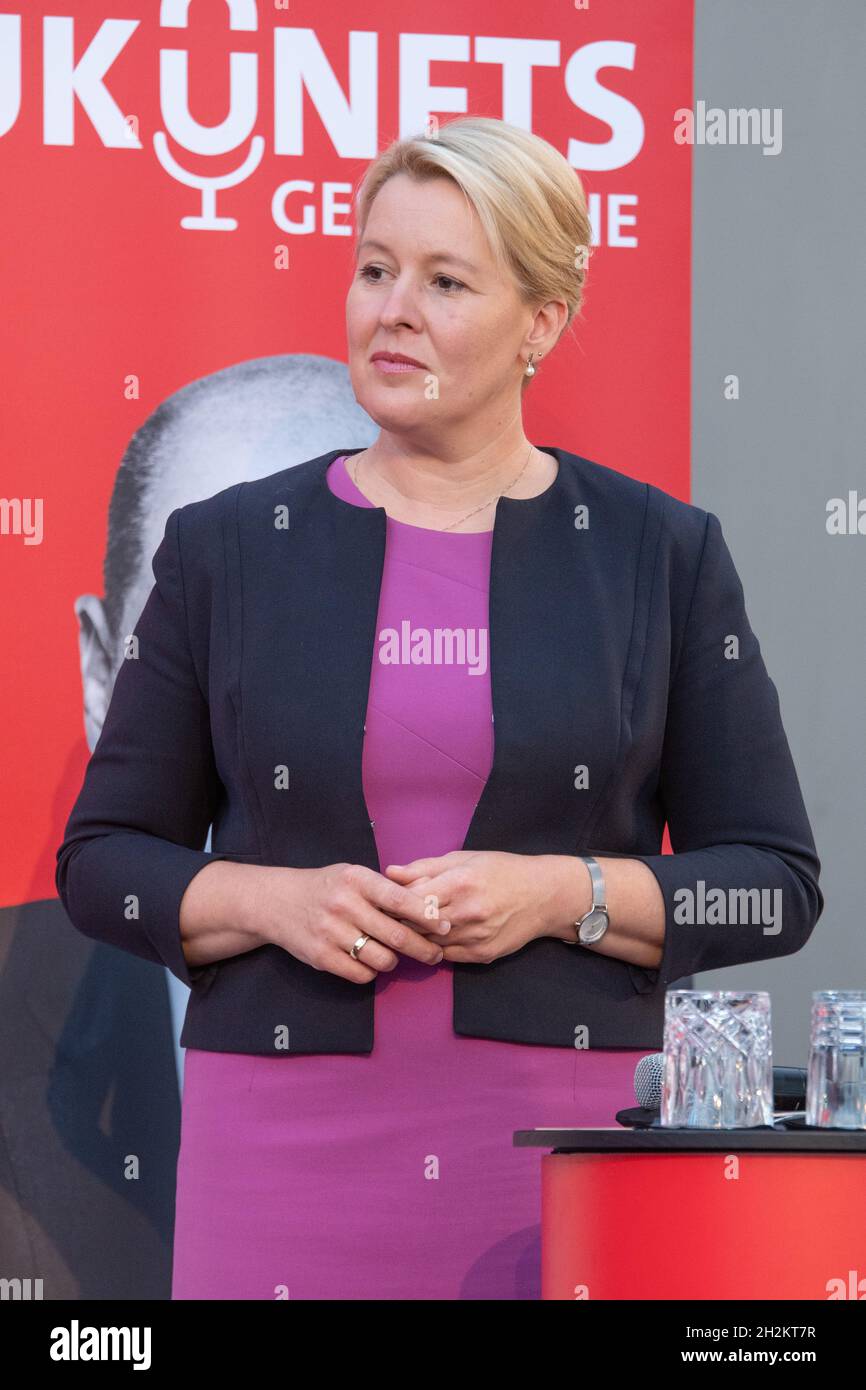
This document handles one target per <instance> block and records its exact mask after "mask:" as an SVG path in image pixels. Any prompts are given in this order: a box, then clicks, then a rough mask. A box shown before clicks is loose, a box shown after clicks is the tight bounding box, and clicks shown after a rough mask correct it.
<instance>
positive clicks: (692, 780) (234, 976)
mask: <svg viewBox="0 0 866 1390" xmlns="http://www.w3.org/2000/svg"><path fill="white" fill-rule="evenodd" d="M358 452H360V450H359V449H335V450H333V451H332V452H330V453H328V454H325V455H323V456H321V457H319V458H314V459H311V460H308V461H307V462H305V463H303V464H300V465H298V466H296V467H290V468H286V469H283V470H282V471H280V472H278V473H274V474H272V475H271V476H269V477H265V478H260V479H257V480H255V481H252V482H241V483H235V484H233V485H232V486H231V487H228V488H225V489H224V490H223V491H221V492H218V493H216V494H215V495H214V496H212V497H209V498H206V499H204V500H203V501H198V502H192V503H189V504H187V505H186V506H183V507H178V508H176V509H175V510H174V511H173V512H172V513H171V515H170V516H169V518H168V521H167V523H166V527H165V535H164V537H163V539H162V541H161V542H160V545H159V548H158V549H157V551H156V554H155V555H154V558H153V572H154V577H155V580H156V583H155V586H154V588H153V589H152V590H151V593H150V595H149V597H148V600H147V603H146V604H145V606H144V609H143V611H142V613H141V617H140V619H139V622H138V625H137V627H136V629H135V632H136V635H137V637H138V643H139V652H138V656H137V658H135V659H132V658H130V659H127V660H125V661H124V662H123V663H122V665H121V668H120V670H119V672H118V675H117V679H116V681H115V685H114V691H113V695H112V699H111V704H110V706H109V709H108V713H107V716H106V720H105V724H104V727H103V729H102V732H101V735H100V738H99V741H98V743H97V745H96V747H95V749H94V751H93V755H92V757H91V759H90V762H89V764H88V767H87V770H86V774H85V778H84V783H83V786H82V788H81V791H80V793H79V795H78V798H77V800H76V802H75V805H74V807H73V809H72V812H71V815H70V817H69V821H68V824H67V827H66V833H65V838H64V841H63V844H62V845H61V846H60V848H59V850H58V852H57V873H56V882H57V889H58V892H59V894H60V897H61V899H62V901H63V904H64V907H65V908H66V911H67V913H68V915H69V917H70V919H71V921H72V922H73V924H74V925H75V926H76V927H77V928H78V929H79V930H80V931H82V932H84V934H85V935H87V936H90V937H95V938H97V939H98V940H101V941H105V942H109V943H112V944H114V945H116V946H119V947H120V948H121V949H123V950H126V951H131V952H133V953H134V954H135V955H138V956H142V957H144V958H145V959H146V960H151V961H156V962H160V961H161V962H163V963H164V964H165V965H167V966H168V968H169V969H170V970H171V971H173V972H174V974H175V975H177V976H178V977H179V978H180V979H181V980H183V981H185V982H186V983H187V984H188V985H190V986H191V995H190V999H189V1004H188V1008H187V1013H186V1018H185V1020H184V1026H183V1031H182V1033H181V1042H182V1043H183V1044H184V1045H185V1046H188V1047H195V1048H205V1049H209V1050H212V1051H217V1052H245V1053H273V1052H274V1049H275V1046H277V1045H278V1044H276V1043H275V1038H276V1037H277V1036H280V1035H281V1030H282V1029H284V1028H287V1029H288V1037H289V1050H290V1051H292V1052H356V1053H361V1052H369V1051H370V1050H371V1048H372V1046H373V1038H374V1027H373V1025H374V990H375V980H374V981H371V982H370V983H369V984H361V985H359V984H354V983H351V982H350V981H348V980H345V979H342V978H341V977H339V976H337V975H334V974H332V973H329V972H327V971H320V970H316V969H314V968H313V967H311V966H309V965H306V964H304V963H303V962H302V961H300V960H298V959H296V958H295V957H294V956H292V955H290V954H289V953H288V952H287V951H284V950H283V949H282V948H280V947H278V946H274V945H265V946H260V947H257V948H256V949H255V950H252V951H249V952H245V953H243V954H241V955H238V956H233V957H230V958H228V959H225V960H220V961H217V962H214V963H213V964H211V965H207V966H201V967H197V968H190V967H188V966H187V964H186V961H185V958H184V954H183V950H182V945H181V937H180V932H179V926H178V916H179V908H180V902H181V899H182V897H183V893H184V890H185V889H186V887H187V885H188V883H189V882H190V880H191V879H192V878H193V876H194V875H195V874H196V873H198V871H199V870H200V869H201V868H202V867H203V866H204V865H205V864H207V863H209V862H210V861H211V859H213V858H222V859H230V860H239V861H242V862H245V863H253V864H277V865H291V866H296V867H299V868H315V867H321V866H323V865H325V864H330V863H337V862H343V861H350V862H353V863H359V864H366V865H367V866H369V867H370V868H372V869H379V867H380V866H379V861H378V855H377V851H376V844H375V839H374V835H373V830H372V827H371V822H370V818H369V813H368V809H367V806H366V804H365V801H364V794H363V787H362V778H361V757H362V745H363V737H364V720H365V716H366V703H367V692H368V685H369V680H370V671H371V664H372V661H373V658H374V653H375V651H376V648H377V640H376V639H377V633H376V623H377V610H378V600H379V588H380V583H381V576H382V567H383V561H384V554H385V537H386V513H385V509H384V508H382V507H371V508H365V507H358V506H354V505H352V504H351V503H349V502H346V501H344V500H343V499H341V498H339V497H337V496H336V495H335V494H334V493H332V492H331V490H330V488H329V486H328V483H327V480H326V476H325V475H326V471H327V469H328V467H329V465H330V464H331V462H332V461H333V460H334V459H335V458H337V457H338V456H339V454H341V453H348V454H351V453H358ZM545 452H547V453H549V454H551V455H553V457H554V458H555V459H556V460H557V461H558V463H559V472H558V474H557V477H556V479H555V480H554V482H553V483H552V484H551V485H550V486H549V487H548V488H547V489H546V490H545V491H544V492H543V493H541V494H539V495H538V496H537V497H533V498H525V499H518V498H509V497H501V498H500V499H499V501H498V503H497V505H496V514H495V525H494V529H493V545H492V553H491V572H490V598H489V624H488V628H489V659H490V673H491V691H492V704H493V712H494V722H495V739H494V758H493V765H492V769H491V772H490V776H489V778H488V780H487V782H486V784H485V786H484V789H483V792H482V795H481V797H480V799H479V801H478V803H477V805H476V807H475V810H474V813H473V816H472V819H471V822H470V825H469V828H468V831H467V834H466V838H465V840H464V842H463V846H462V848H464V849H478V850H482V849H485V850H486V849H489V850H504V851H509V852H511V853H515V854H579V853H594V854H596V855H617V856H621V857H628V858H632V859H640V860H642V862H643V863H645V864H647V865H648V867H649V868H650V869H651V870H652V872H653V874H654V875H655V877H656V879H657V880H658V883H659V885H660V887H661V891H662V894H663V896H664V902H665V917H666V934H665V943H664V955H663V958H662V961H661V964H660V966H659V968H658V969H655V970H649V969H644V968H640V967H637V966H634V965H631V964H629V963H626V962H625V961H622V960H619V959H615V958H613V957H610V956H602V955H599V954H598V953H597V952H594V951H593V950H592V948H591V947H583V946H579V945H570V944H568V943H566V942H564V941H560V940H558V939H555V938H553V937H545V938H542V939H540V940H536V941H532V942H529V943H528V944H527V945H525V946H524V947H522V949H521V950H519V951H516V952H515V953H513V954H512V955H509V956H506V957H503V958H502V959H499V960H497V961H494V962H493V963H491V964H486V965H481V964H471V965H470V964H465V963H454V962H450V963H446V967H445V968H450V969H451V970H452V972H453V1024H454V1029H455V1031H456V1032H457V1033H460V1034H465V1035H470V1036H474V1037H483V1038H497V1039H503V1040H506V1041H510V1042H526V1043H542V1044H551V1045H554V1046H560V1047H569V1046H574V1045H575V1039H576V1030H578V1029H580V1028H582V1027H586V1028H587V1029H588V1042H589V1046H590V1047H591V1048H593V1047H625V1048H647V1049H658V1048H659V1047H660V1046H661V1042H662V1025H663V1013H664V994H665V990H666V988H667V987H668V986H669V985H671V984H672V983H674V982H676V981H678V980H681V979H683V978H685V977H687V976H689V975H691V973H692V972H694V971H699V970H712V969H714V968H719V967H722V966H728V965H736V964H739V963H740V962H744V961H751V960H762V959H767V958H769V957H773V956H783V955H788V954H790V953H791V952H793V951H798V950H799V949H800V947H801V946H803V945H804V944H805V942H806V941H807V940H808V938H809V935H810V933H811V931H812V929H813V927H814V925H815V923H816V922H817V920H818V917H819V916H820V914H821V911H822V910H823V905H824V900H823V896H822V893H821V890H820V888H819V886H818V875H819V869H820V864H819V860H818V857H817V854H816V851H815V844H814V841H813V838H812V832H811V829H810V825H809V821H808V819H807V815H806V810H805V807H804V804H803V799H802V795H801V792H800V787H799V784H798V780H797V774H796V771H795V769H794V765H793V762H792V759H791V753H790V749H789V746H788V742H787V738H786V736H785V731H784V729H783V726H782V721H781V718H780V713H779V701H778V696H777V692H776V688H775V686H774V684H773V682H772V681H771V679H770V677H769V676H768V674H767V670H766V667H765V665H764V660H763V657H762V655H761V651H760V647H759V644H758V640H757V638H756V636H755V634H754V633H753V631H752V629H751V627H750V625H749V620H748V617H747V615H746V610H745V606H744V601H743V590H742V585H741V583H740V580H739V577H738V575H737V572H736V570H735V568H734V564H733V561H732V559H731V555H730V553H729V551H728V547H727V545H726V542H725V540H724V537H723V535H722V529H721V526H720V524H719V521H718V518H717V517H716V516H715V515H714V514H713V513H712V512H706V511H703V510H702V509H701V508H699V507H696V506H692V505H690V504H689V503H686V502H681V501H679V500H678V499H676V498H674V497H673V496H671V495H670V494H668V493H666V492H664V491H662V490H661V489H659V488H657V487H654V486H652V485H650V484H647V483H642V482H637V481H636V480H635V479H633V478H630V477H627V476H626V475H625V474H622V473H618V472H616V471H615V470H613V469H609V468H605V467H603V466H601V465H599V464H596V463H593V462H591V461H590V460H588V459H585V458H581V457H579V456H578V455H575V454H571V453H568V452H567V451H565V450H563V449H556V448H550V447H546V448H545ZM731 636H734V637H736V638H737V639H738V642H739V655H738V656H737V657H736V658H733V659H732V658H730V657H728V656H726V641H728V640H729V639H730V637H731ZM283 767H284V768H287V769H288V772H289V778H288V781H289V785H288V788H285V787H284V786H283V785H282V782H283V781H284V779H281V778H280V777H279V776H278V775H277V769H279V768H283ZM582 767H585V768H586V774H585V775H584V776H581V774H580V771H579V769H580V768H582ZM666 820H667V822H668V825H669V828H670V838H671V844H672V846H673V849H674V851H675V853H674V854H673V855H663V854H661V853H660V849H661V840H662V833H663V829H664V825H665V821H666ZM209 827H212V852H211V853H207V852H205V851H204V849H203V845H204V844H205V842H206V838H207V834H208V829H209ZM455 848H457V846H455ZM682 890H691V891H692V893H693V894H695V899H694V901H695V902H696V903H697V904H698V906H697V909H696V911H695V912H693V913H692V914H691V916H692V917H693V918H694V917H697V918H698V920H688V916H689V914H688V912H687V911H686V909H685V908H684V906H683V904H684V903H685V902H686V901H687V899H686V898H685V897H684V895H683V892H682ZM711 890H721V893H718V894H716V899H717V900H718V901H720V902H724V903H725V904H726V906H725V909H724V910H723V911H722V913H721V915H719V913H718V912H717V913H716V914H715V915H714V914H713V912H707V911H705V910H702V907H701V905H702V904H703V903H704V901H705V898H706V895H707V894H709V893H711ZM761 890H768V892H769V896H768V897H767V898H766V902H767V903H770V902H776V901H780V902H781V904H782V915H781V926H779V925H778V924H777V925H776V926H775V927H769V926H768V925H767V921H766V918H762V917H761V916H760V914H759V913H758V912H757V911H756V910H755V908H754V904H756V903H758V902H759V901H760V899H761ZM774 890H779V894H780V897H779V896H777V898H775V899H774V898H773V892H774ZM702 894H703V897H702ZM746 902H748V903H751V904H752V912H751V913H750V912H748V911H745V910H744V903H746ZM737 904H739V907H738V909H737V910H734V909H735V908H736V907H737ZM732 905H733V906H732ZM762 922H763V924H762ZM440 968H442V967H440Z"/></svg>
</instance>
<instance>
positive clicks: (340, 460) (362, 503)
mask: <svg viewBox="0 0 866 1390" xmlns="http://www.w3.org/2000/svg"><path fill="white" fill-rule="evenodd" d="M365 447H366V445H365V446H362V447H360V448H357V449H347V450H346V451H345V452H344V453H342V454H339V453H338V454H336V455H335V457H334V459H332V460H331V463H329V464H328V465H327V467H326V469H325V482H326V485H327V488H328V491H329V492H330V494H331V496H332V497H335V498H336V499H337V501H339V502H343V503H344V504H345V505H346V506H350V507H355V506H357V507H363V508H366V509H367V510H372V511H384V512H385V516H386V519H387V522H388V525H389V526H398V527H400V529H401V530H404V531H418V532H420V533H421V534H422V535H425V536H459V537H460V538H461V540H463V539H467V538H469V537H472V536H475V537H478V536H488V537H490V536H492V535H493V529H494V528H493V527H492V526H491V527H489V528H488V529H487V530H486V531H446V530H442V529H439V528H437V527H435V526H414V525H413V524H412V522H410V521H399V520H398V519H397V518H396V517H393V516H389V515H388V513H387V511H386V510H385V508H384V507H376V505H375V503H373V502H371V501H370V499H369V497H367V496H365V494H364V493H363V492H362V491H361V489H360V488H359V487H358V485H357V484H356V482H355V481H354V479H353V478H352V475H351V473H350V472H349V467H348V462H349V459H350V458H351V457H352V456H353V455H354V454H360V453H363V450H364V448H365ZM541 452H542V453H544V452H547V451H545V450H541ZM335 462H336V464H337V466H338V467H339V468H340V469H341V470H342V473H341V480H342V481H343V483H344V484H346V485H348V487H349V489H350V491H351V493H352V495H353V498H355V499H357V500H356V501H355V500H353V501H351V502H350V501H348V500H347V499H346V498H345V497H341V496H340V494H339V493H338V492H336V491H335V490H334V489H333V488H332V487H331V482H330V479H329V478H328V476H327V475H328V474H329V473H330V470H331V465H332V464H333V463H335ZM556 462H557V473H556V476H555V477H554V479H553V481H552V482H551V483H550V484H549V485H548V486H547V487H546V488H545V489H544V490H543V491H542V492H537V493H536V494H535V496H534V497H505V496H503V497H500V498H499V499H498V502H502V501H505V502H508V503H514V504H515V505H517V506H527V505H531V504H532V503H533V502H541V501H542V500H543V499H544V498H546V497H548V496H549V494H551V493H552V492H553V491H554V489H555V488H556V485H557V483H558V481H559V475H560V473H561V471H562V464H561V463H560V461H559V460H558V459H557V460H556Z"/></svg>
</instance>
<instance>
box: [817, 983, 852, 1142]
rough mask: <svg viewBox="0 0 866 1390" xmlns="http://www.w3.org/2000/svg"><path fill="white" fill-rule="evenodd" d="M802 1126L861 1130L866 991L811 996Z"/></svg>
mask: <svg viewBox="0 0 866 1390" xmlns="http://www.w3.org/2000/svg"><path fill="white" fill-rule="evenodd" d="M806 1123H807V1124H808V1125H815V1126H818V1127H819V1128H827V1129H866V990H862V989H823V990H817V991H816V992H815V993H814V994H813V995H812V1034H811V1046H810V1051H809V1075H808V1082H807V1085H806Z"/></svg>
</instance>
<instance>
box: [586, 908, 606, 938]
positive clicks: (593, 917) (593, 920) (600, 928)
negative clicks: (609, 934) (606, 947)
mask: <svg viewBox="0 0 866 1390" xmlns="http://www.w3.org/2000/svg"><path fill="white" fill-rule="evenodd" d="M606 931H607V913H606V912H602V910H601V908H595V909H594V911H592V912H591V913H590V914H589V916H588V917H586V918H585V919H584V921H583V922H582V923H581V926H580V939H581V941H598V939H599V937H600V936H604V933H605V932H606Z"/></svg>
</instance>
